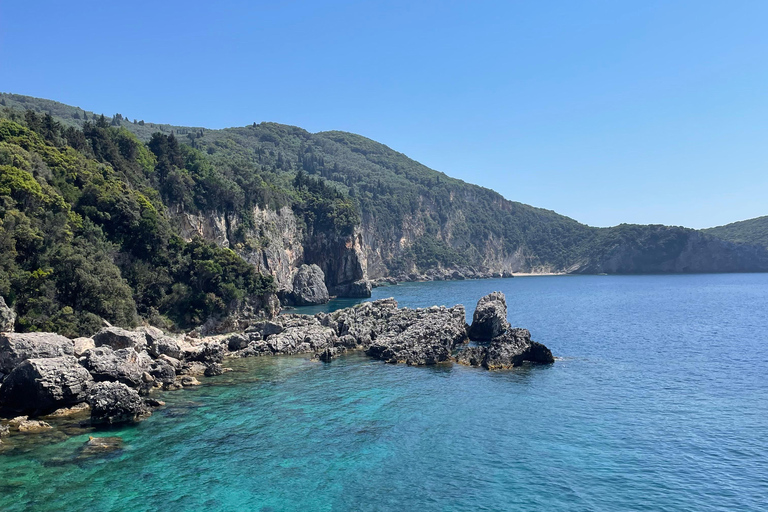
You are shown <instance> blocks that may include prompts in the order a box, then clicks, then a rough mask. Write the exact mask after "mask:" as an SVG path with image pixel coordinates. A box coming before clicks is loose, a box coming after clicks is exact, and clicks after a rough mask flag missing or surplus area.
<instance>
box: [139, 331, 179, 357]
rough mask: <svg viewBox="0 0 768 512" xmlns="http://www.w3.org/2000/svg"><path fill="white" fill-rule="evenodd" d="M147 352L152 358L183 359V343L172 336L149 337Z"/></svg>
mask: <svg viewBox="0 0 768 512" xmlns="http://www.w3.org/2000/svg"><path fill="white" fill-rule="evenodd" d="M147 352H149V353H150V354H151V355H152V357H154V358H158V357H160V356H168V357H172V358H174V359H181V343H179V340H177V339H176V338H173V337H171V336H165V335H160V336H156V337H150V335H149V334H148V335H147Z"/></svg>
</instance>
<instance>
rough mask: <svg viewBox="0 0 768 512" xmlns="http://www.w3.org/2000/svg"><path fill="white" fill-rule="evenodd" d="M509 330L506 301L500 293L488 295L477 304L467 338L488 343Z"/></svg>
mask: <svg viewBox="0 0 768 512" xmlns="http://www.w3.org/2000/svg"><path fill="white" fill-rule="evenodd" d="M508 328H509V322H507V299H506V297H504V294H503V293H501V292H493V293H489V294H488V295H486V296H485V297H483V298H481V299H480V300H479V301H478V302H477V308H475V313H474V315H472V326H471V327H470V328H469V338H470V339H471V340H476V341H489V340H491V339H493V338H495V337H496V336H499V335H500V334H502V333H503V332H504V331H506V330H507V329H508Z"/></svg>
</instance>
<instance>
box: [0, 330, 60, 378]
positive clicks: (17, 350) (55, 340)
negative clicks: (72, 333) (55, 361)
mask: <svg viewBox="0 0 768 512" xmlns="http://www.w3.org/2000/svg"><path fill="white" fill-rule="evenodd" d="M74 353H75V345H74V343H73V342H72V340H70V339H69V338H65V337H64V336H61V335H59V334H55V333H52V332H26V333H20V332H16V333H10V332H4V333H0V373H5V374H8V373H11V370H13V369H14V368H15V367H16V366H18V365H19V364H21V362H22V361H24V360H25V359H43V358H51V357H62V356H72V355H74Z"/></svg>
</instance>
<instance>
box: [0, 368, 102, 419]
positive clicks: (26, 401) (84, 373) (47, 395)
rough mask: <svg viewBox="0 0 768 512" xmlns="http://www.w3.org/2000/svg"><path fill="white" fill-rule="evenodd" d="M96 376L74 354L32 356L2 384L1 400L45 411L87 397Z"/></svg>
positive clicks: (6, 404)
mask: <svg viewBox="0 0 768 512" xmlns="http://www.w3.org/2000/svg"><path fill="white" fill-rule="evenodd" d="M92 384H93V377H91V374H90V373H88V370H86V369H85V368H83V367H82V366H80V364H78V361H77V359H76V358H75V357H74V356H63V357H52V358H45V359H28V360H26V361H24V362H23V363H21V364H20V365H18V366H17V367H16V368H15V369H14V370H13V371H12V372H11V373H10V375H8V377H6V379H5V381H3V385H2V386H1V387H0V403H2V404H3V406H4V407H7V408H9V409H12V410H16V411H23V412H30V413H35V414H39V413H45V412H49V411H53V410H55V409H58V408H61V407H67V406H70V405H75V404H78V403H80V402H83V401H85V399H86V397H87V396H88V391H89V388H90V386H91V385H92Z"/></svg>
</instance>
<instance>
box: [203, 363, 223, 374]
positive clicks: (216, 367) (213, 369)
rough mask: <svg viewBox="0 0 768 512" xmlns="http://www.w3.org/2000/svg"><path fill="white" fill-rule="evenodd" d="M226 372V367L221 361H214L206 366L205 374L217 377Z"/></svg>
mask: <svg viewBox="0 0 768 512" xmlns="http://www.w3.org/2000/svg"><path fill="white" fill-rule="evenodd" d="M223 374H224V367H223V366H222V365H221V364H220V363H213V364H210V365H208V366H207V367H206V368H205V372H204V373H203V375H205V376H206V377H216V376H217V375H223Z"/></svg>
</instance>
